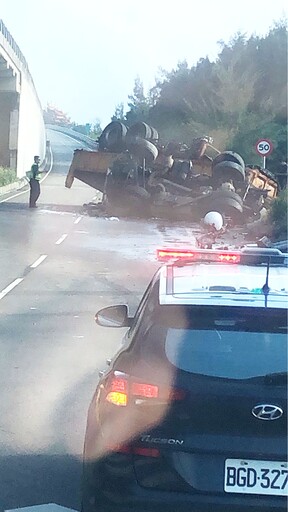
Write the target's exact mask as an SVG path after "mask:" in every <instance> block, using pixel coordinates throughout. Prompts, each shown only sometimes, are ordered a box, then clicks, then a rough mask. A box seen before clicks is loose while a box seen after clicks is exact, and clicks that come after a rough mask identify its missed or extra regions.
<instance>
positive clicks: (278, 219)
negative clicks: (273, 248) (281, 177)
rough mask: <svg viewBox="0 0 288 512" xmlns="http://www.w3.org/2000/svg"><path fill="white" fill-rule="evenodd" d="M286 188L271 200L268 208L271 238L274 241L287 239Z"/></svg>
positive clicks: (287, 205)
mask: <svg viewBox="0 0 288 512" xmlns="http://www.w3.org/2000/svg"><path fill="white" fill-rule="evenodd" d="M287 207H288V204H287V188H286V189H284V190H282V191H281V192H280V194H279V196H278V197H277V198H276V199H275V201H273V203H272V205H271V208H270V210H269V214H268V216H269V220H270V222H271V238H272V239H273V241H274V242H278V241H280V240H287Z"/></svg>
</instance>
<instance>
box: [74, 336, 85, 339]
mask: <svg viewBox="0 0 288 512" xmlns="http://www.w3.org/2000/svg"><path fill="white" fill-rule="evenodd" d="M73 338H74V339H77V340H79V339H81V340H82V339H83V338H84V336H73Z"/></svg>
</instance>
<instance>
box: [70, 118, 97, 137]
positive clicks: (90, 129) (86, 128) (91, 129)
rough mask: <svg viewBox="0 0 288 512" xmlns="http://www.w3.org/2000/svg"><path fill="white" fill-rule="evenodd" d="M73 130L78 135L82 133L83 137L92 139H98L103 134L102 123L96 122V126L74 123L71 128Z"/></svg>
mask: <svg viewBox="0 0 288 512" xmlns="http://www.w3.org/2000/svg"><path fill="white" fill-rule="evenodd" d="M71 128H72V130H74V131H75V132H78V133H82V135H86V136H87V137H90V138H91V139H94V140H96V139H98V137H99V135H101V133H102V128H101V126H100V122H99V121H96V122H95V124H93V125H92V124H91V123H86V124H76V123H73V124H72V126H71Z"/></svg>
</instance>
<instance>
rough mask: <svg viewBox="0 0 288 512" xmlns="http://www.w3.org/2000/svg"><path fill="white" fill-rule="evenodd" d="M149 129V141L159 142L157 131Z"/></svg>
mask: <svg viewBox="0 0 288 512" xmlns="http://www.w3.org/2000/svg"><path fill="white" fill-rule="evenodd" d="M150 129H151V138H150V140H153V141H157V140H159V133H158V132H157V130H156V129H155V128H153V126H150Z"/></svg>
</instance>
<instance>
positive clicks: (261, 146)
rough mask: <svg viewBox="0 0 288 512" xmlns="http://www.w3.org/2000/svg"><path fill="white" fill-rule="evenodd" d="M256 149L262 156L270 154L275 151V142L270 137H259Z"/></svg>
mask: <svg viewBox="0 0 288 512" xmlns="http://www.w3.org/2000/svg"><path fill="white" fill-rule="evenodd" d="M255 149H256V151H257V153H258V155H260V156H263V157H264V156H269V155H271V153H272V151H273V144H272V142H271V140H269V139H259V140H258V141H257V142H256V144H255Z"/></svg>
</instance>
